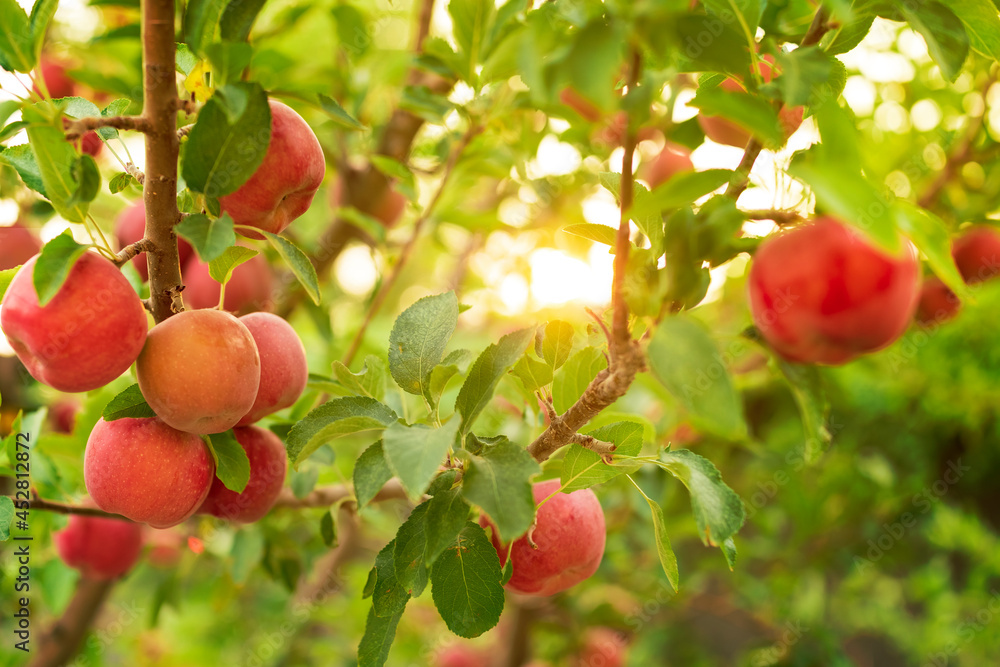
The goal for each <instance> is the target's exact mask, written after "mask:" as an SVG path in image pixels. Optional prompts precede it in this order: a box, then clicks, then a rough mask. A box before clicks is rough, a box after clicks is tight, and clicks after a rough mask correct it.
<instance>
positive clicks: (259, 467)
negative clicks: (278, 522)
mask: <svg viewBox="0 0 1000 667" xmlns="http://www.w3.org/2000/svg"><path fill="white" fill-rule="evenodd" d="M233 434H234V435H235V436H236V441H237V442H238V443H240V446H241V447H243V451H245V452H246V453H247V458H248V459H249V460H250V480H249V481H248V482H247V485H246V488H244V489H243V491H242V492H240V493H237V492H236V491H232V490H230V489H228V488H226V485H225V484H223V483H222V482H221V481H220V480H219V479H218V478H216V479H215V480H214V481H213V482H212V488H211V490H210V491H209V492H208V497H207V498H205V502H204V503H202V506H201V508H200V509H199V510H198V511H199V512H200V513H202V514H211V515H212V516H217V517H219V518H220V519H226V520H228V521H237V522H239V523H251V522H253V521H257V520H259V519H261V518H263V516H264V515H265V514H267V513H268V512H269V511H270V509H271V507H273V506H274V501H276V500H277V499H278V494H280V493H281V487H282V485H283V484H284V483H285V472H286V471H287V469H288V455H287V454H286V453H285V446H284V445H283V444H282V442H281V439H280V438H278V436H276V435H275V434H274V433H272V432H271V431H269V430H267V429H264V428H260V427H259V426H244V427H241V428H235V429H233Z"/></svg>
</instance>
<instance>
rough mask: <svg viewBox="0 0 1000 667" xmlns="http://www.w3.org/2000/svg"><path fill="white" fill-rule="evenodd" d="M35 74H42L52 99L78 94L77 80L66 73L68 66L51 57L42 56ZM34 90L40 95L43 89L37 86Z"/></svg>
mask: <svg viewBox="0 0 1000 667" xmlns="http://www.w3.org/2000/svg"><path fill="white" fill-rule="evenodd" d="M35 76H36V77H38V76H40V77H41V78H42V79H43V80H44V81H45V87H46V88H47V89H48V91H49V95H50V96H51V97H52V99H59V98H60V97H73V96H75V95H76V82H75V81H73V79H71V78H69V75H67V74H66V66H65V65H64V64H62V63H60V62H57V61H55V60H50V59H49V58H42V61H41V63H40V64H39V65H38V69H36V70H35ZM34 91H35V92H36V93H38V94H39V95H41V94H42V91H40V90H39V89H38V87H37V86H35V88H34Z"/></svg>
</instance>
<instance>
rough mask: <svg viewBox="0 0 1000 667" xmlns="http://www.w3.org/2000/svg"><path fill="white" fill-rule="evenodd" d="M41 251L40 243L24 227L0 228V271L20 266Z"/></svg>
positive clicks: (16, 224)
mask: <svg viewBox="0 0 1000 667" xmlns="http://www.w3.org/2000/svg"><path fill="white" fill-rule="evenodd" d="M41 249H42V242H41V241H39V240H38V237H37V236H35V234H34V232H32V231H31V230H30V229H28V228H27V227H25V226H24V225H21V224H18V223H15V224H13V225H11V226H10V227H0V271H6V270H7V269H13V268H14V267H15V266H21V265H22V264H24V263H25V262H27V261H28V260H29V259H31V258H32V257H34V256H35V255H37V254H38V251H40V250H41Z"/></svg>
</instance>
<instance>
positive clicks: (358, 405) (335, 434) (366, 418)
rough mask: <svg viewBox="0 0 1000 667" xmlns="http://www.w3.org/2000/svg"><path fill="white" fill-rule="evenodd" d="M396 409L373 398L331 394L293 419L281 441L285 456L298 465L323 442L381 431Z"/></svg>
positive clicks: (390, 420) (392, 420)
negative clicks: (341, 396)
mask: <svg viewBox="0 0 1000 667" xmlns="http://www.w3.org/2000/svg"><path fill="white" fill-rule="evenodd" d="M395 421H396V413H395V412H393V411H392V410H391V409H389V408H388V407H386V406H385V405H383V404H381V403H379V402H378V401H376V400H375V399H373V398H367V397H362V396H348V397H346V398H334V399H332V400H329V401H327V402H326V403H324V404H323V405H321V406H319V407H318V408H315V409H313V410H312V411H311V412H309V414H307V415H306V416H305V417H303V418H302V419H301V420H300V421H298V422H296V424H295V425H294V426H292V429H291V430H290V431H289V432H288V439H287V441H286V443H285V446H286V448H287V449H288V459H289V460H290V461H291V462H292V463H293V464H294V465H298V464H299V463H300V462H302V461H303V460H305V458H306V457H308V456H309V455H310V454H312V453H313V452H314V451H316V450H317V449H318V448H319V447H321V446H322V445H324V444H325V443H327V442H329V441H331V440H334V439H335V438H340V437H343V436H345V435H352V434H355V433H362V432H364V431H381V430H382V429H384V428H385V427H386V426H388V425H389V424H392V423H394V422H395Z"/></svg>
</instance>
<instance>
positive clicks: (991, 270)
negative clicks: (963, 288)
mask: <svg viewBox="0 0 1000 667" xmlns="http://www.w3.org/2000/svg"><path fill="white" fill-rule="evenodd" d="M951 256H952V257H953V258H954V259H955V266H957V267H958V272H959V273H961V274H962V278H964V279H965V282H967V283H969V284H970V285H971V284H975V283H980V282H983V281H985V280H989V279H990V278H994V277H995V276H996V275H997V274H998V273H1000V231H998V230H997V229H996V228H995V227H989V226H987V225H977V226H975V227H973V228H972V229H971V230H969V231H967V232H965V233H964V234H963V235H962V236H960V237H959V238H957V239H955V242H954V244H953V245H952V248H951Z"/></svg>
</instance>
